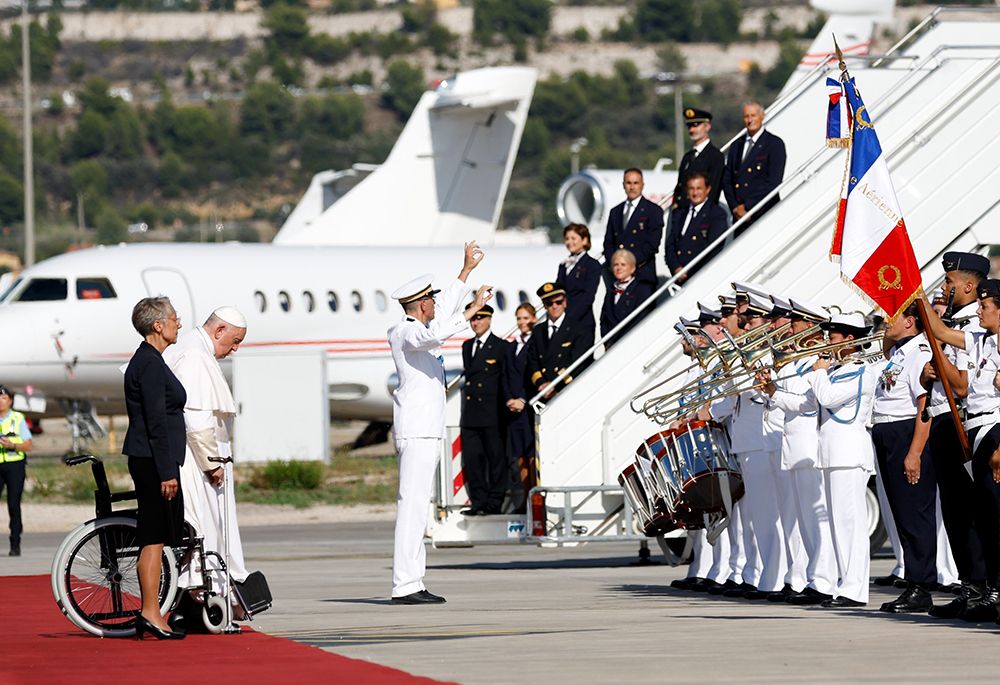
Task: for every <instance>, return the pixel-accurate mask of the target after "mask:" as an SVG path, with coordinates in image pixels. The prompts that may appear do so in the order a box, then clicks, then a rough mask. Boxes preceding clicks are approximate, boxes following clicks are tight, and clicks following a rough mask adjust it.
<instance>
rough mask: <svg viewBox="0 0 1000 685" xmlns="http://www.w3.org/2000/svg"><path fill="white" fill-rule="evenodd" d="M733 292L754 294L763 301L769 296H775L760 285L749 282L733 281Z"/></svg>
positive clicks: (771, 291)
mask: <svg viewBox="0 0 1000 685" xmlns="http://www.w3.org/2000/svg"><path fill="white" fill-rule="evenodd" d="M733 290H735V291H736V292H737V293H756V294H757V295H758V296H760V297H763V298H764V299H768V298H770V297H771V295H775V294H777V293H775V292H774V291H773V290H771V289H770V288H768V287H766V286H763V285H760V284H759V283H750V282H749V281H733Z"/></svg>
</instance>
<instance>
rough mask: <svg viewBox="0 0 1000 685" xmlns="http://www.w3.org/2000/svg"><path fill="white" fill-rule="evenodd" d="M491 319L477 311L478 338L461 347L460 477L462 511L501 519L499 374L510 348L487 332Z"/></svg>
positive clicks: (489, 311) (487, 310)
mask: <svg viewBox="0 0 1000 685" xmlns="http://www.w3.org/2000/svg"><path fill="white" fill-rule="evenodd" d="M465 308H466V310H469V309H471V308H472V303H469V304H468V305H467V306H466V307H465ZM492 320H493V307H491V306H489V305H484V306H483V307H481V308H480V309H479V310H478V311H476V313H475V314H473V315H472V319H471V320H470V321H469V324H470V325H471V326H472V331H473V332H474V333H475V334H476V337H475V338H471V339H469V340H466V341H465V342H464V343H462V362H463V364H464V368H465V386H464V387H463V388H462V420H461V427H462V472H463V474H464V475H465V483H466V487H467V489H468V491H469V503H470V504H471V506H470V508H468V509H466V510H464V511H463V512H462V513H463V514H465V515H466V516H485V515H488V514H499V513H500V506H501V505H502V504H503V498H504V495H505V494H506V492H507V453H506V450H505V449H504V440H503V434H504V432H505V431H506V422H505V421H503V414H505V413H506V403H505V401H504V390H503V382H504V380H503V373H504V364H505V359H506V356H507V345H508V344H509V343H507V341H506V340H501V339H500V338H498V337H497V336H495V335H493V333H491V332H490V322H491V321H492ZM501 409H504V412H503V413H501Z"/></svg>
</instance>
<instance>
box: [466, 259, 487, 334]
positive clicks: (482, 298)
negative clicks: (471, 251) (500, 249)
mask: <svg viewBox="0 0 1000 685" xmlns="http://www.w3.org/2000/svg"><path fill="white" fill-rule="evenodd" d="M481 253H482V252H481V251H480V254H481ZM466 255H468V245H467V246H466ZM491 299H493V286H492V285H481V286H479V290H477V291H476V301H475V302H473V303H472V306H471V307H469V308H468V309H466V310H465V314H464V316H465V320H466V321H471V320H472V317H474V316H475V315H476V314H478V313H479V310H480V309H482V308H483V305H484V304H486V303H487V302H489V301H490V300H491Z"/></svg>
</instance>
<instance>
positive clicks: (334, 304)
mask: <svg viewBox="0 0 1000 685" xmlns="http://www.w3.org/2000/svg"><path fill="white" fill-rule="evenodd" d="M326 301H327V304H329V305H330V311H331V312H336V311H337V308H338V307H340V298H338V297H337V293H335V292H333V291H332V290H330V291H329V292H327V294H326Z"/></svg>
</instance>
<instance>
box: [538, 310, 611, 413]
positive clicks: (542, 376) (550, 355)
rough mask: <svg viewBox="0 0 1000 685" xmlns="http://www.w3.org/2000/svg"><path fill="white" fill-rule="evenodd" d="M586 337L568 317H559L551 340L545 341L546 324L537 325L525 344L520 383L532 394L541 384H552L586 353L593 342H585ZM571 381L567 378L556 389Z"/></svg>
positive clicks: (547, 336) (569, 377) (577, 322)
mask: <svg viewBox="0 0 1000 685" xmlns="http://www.w3.org/2000/svg"><path fill="white" fill-rule="evenodd" d="M587 335H588V334H587V333H586V332H585V330H584V328H583V326H582V325H580V322H579V321H576V320H574V319H571V318H570V317H569V315H566V316H565V317H564V318H563V321H562V323H561V324H560V325H559V330H558V331H556V334H555V336H554V337H553V338H552V340H549V322H548V321H539V322H538V325H536V326H535V329H534V331H532V334H531V340H529V341H528V345H527V347H528V348H529V349H528V358H527V359H526V360H525V363H524V384H525V387H528V388H533V389H534V392H532V393H531V394H532V395H534V394H535V393H536V392H538V391H539V390H540V389H541V388H540V386H541V385H542V384H543V383H551V382H552V381H554V380H555V379H556V377H557V376H558V375H559V374H561V373H562V372H563V371H565V370H566V369H568V368H569V366H570V364H572V363H573V362H575V361H576V360H577V359H579V358H580V357H582V356H583V355H584V353H585V352H588V351H589V350H590V348H591V347H592V346H593V344H594V340H593V338H591V339H590V340H588V339H587ZM580 371H582V368H580V367H578V368H577V373H579V372H580ZM572 380H573V376H572V375H571V376H568V377H567V378H566V380H565V381H563V382H562V383H560V384H559V385H558V386H557V387H556V390H557V391H558V390H562V387H563V385H564V384H568V383H570V382H572ZM528 399H531V398H530V397H529V398H528Z"/></svg>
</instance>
